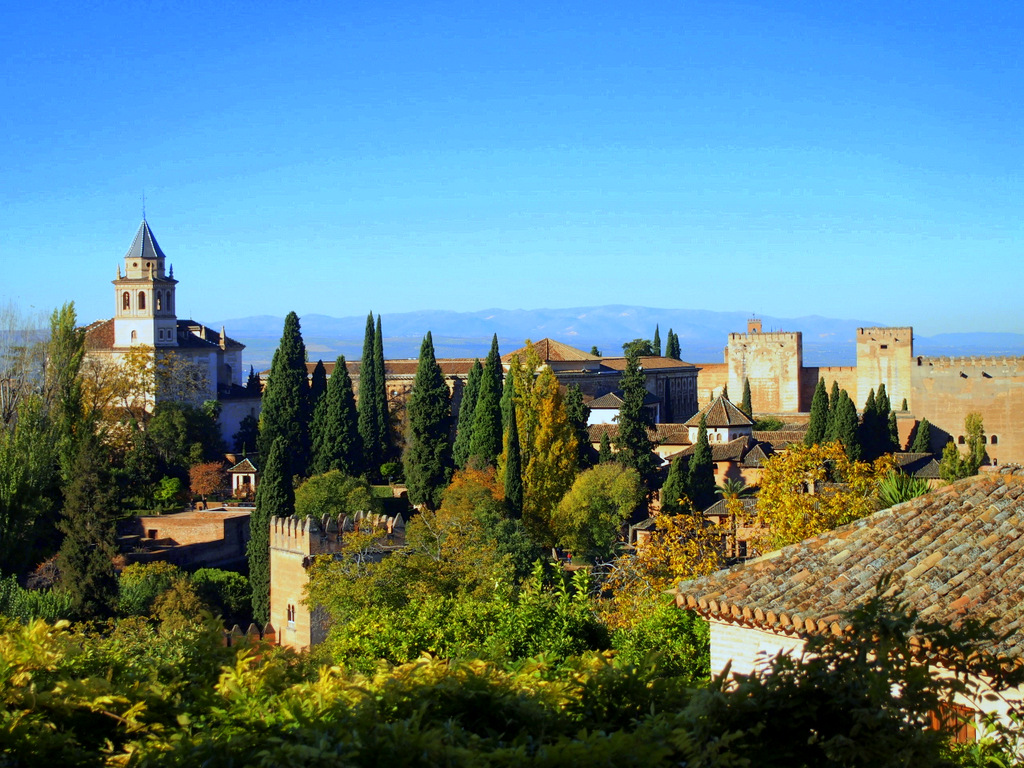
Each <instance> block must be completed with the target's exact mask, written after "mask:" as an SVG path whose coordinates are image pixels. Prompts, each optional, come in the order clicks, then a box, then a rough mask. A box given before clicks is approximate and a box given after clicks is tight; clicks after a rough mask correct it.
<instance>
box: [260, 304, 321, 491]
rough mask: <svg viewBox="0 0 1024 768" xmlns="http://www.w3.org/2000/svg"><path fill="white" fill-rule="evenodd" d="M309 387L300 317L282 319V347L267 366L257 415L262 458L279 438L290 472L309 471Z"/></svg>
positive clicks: (292, 315)
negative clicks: (267, 369)
mask: <svg viewBox="0 0 1024 768" xmlns="http://www.w3.org/2000/svg"><path fill="white" fill-rule="evenodd" d="M310 415H311V414H310V411H309V384H308V381H307V377H306V345H305V344H304V343H303V342H302V330H301V328H300V326H299V316H298V315H296V314H295V313H294V312H289V313H288V316H287V317H285V319H284V332H283V333H282V334H281V343H280V344H279V345H278V347H277V351H275V352H274V360H273V362H272V363H271V365H270V375H269V376H268V377H267V386H266V390H265V391H264V392H263V405H262V411H261V413H260V440H259V449H260V454H261V455H262V456H266V455H267V453H268V452H269V451H270V446H271V445H273V443H274V441H275V440H277V439H278V438H280V439H281V440H283V441H284V444H285V446H286V448H287V450H288V453H289V455H290V456H291V457H292V471H294V472H295V473H296V474H298V475H302V476H305V475H307V474H308V471H309V451H310V441H309V422H310Z"/></svg>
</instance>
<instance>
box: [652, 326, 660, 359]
mask: <svg viewBox="0 0 1024 768" xmlns="http://www.w3.org/2000/svg"><path fill="white" fill-rule="evenodd" d="M651 346H652V347H653V348H654V354H655V355H657V356H658V357H661V333H660V331H659V329H658V325H657V324H655V326H654V341H653V342H652V343H651Z"/></svg>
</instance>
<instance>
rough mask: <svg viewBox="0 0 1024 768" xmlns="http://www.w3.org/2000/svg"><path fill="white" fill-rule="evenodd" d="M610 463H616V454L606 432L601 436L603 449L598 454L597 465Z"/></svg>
mask: <svg viewBox="0 0 1024 768" xmlns="http://www.w3.org/2000/svg"><path fill="white" fill-rule="evenodd" d="M609 461H615V454H613V453H612V441H611V440H610V439H609V438H608V433H607V432H605V433H603V434H602V435H601V448H600V450H598V452H597V463H598V464H607V463H608V462H609Z"/></svg>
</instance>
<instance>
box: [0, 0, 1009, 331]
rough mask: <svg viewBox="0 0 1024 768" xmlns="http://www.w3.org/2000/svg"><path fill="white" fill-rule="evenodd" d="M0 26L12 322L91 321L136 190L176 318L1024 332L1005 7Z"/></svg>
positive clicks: (51, 21) (83, 9)
mask: <svg viewBox="0 0 1024 768" xmlns="http://www.w3.org/2000/svg"><path fill="white" fill-rule="evenodd" d="M822 5H825V6H828V7H824V8H823V7H820V6H822ZM288 6H291V7H288ZM4 16H5V18H4V22H3V24H0V62H2V65H3V71H4V73H5V74H4V77H3V78H2V80H0V105H2V110H0V115H2V116H0V121H2V122H0V124H2V125H3V126H4V140H3V141H2V142H0V301H4V300H13V301H14V302H16V303H17V304H18V305H19V307H21V308H22V309H28V308H30V307H34V308H36V309H43V310H46V309H49V308H52V307H53V306H55V305H57V304H59V303H61V302H63V301H66V300H69V299H73V300H75V302H76V305H77V306H78V309H79V316H80V318H81V319H82V320H83V321H89V320H92V319H96V318H100V317H109V316H110V315H112V314H113V296H112V290H111V288H110V287H109V282H108V281H109V280H111V279H113V277H114V270H115V266H116V264H117V263H119V261H120V259H121V257H122V256H123V254H124V252H125V251H126V250H127V248H128V246H129V245H130V243H131V239H132V236H133V235H134V233H135V230H136V228H137V227H138V224H139V220H140V218H141V208H142V205H141V198H142V195H143V193H145V195H146V200H147V203H146V209H147V217H148V219H149V222H150V225H151V226H152V228H153V231H154V233H155V234H156V236H157V239H158V240H159V241H160V244H161V246H162V247H163V249H164V251H165V252H166V253H167V254H168V257H169V258H170V261H171V262H172V263H173V264H174V266H175V276H176V277H177V278H178V279H179V280H180V281H181V285H180V286H179V294H178V307H179V314H186V313H187V314H191V315H192V316H194V317H196V318H197V319H207V320H213V319H219V318H230V317H241V316H245V315H253V314H277V315H283V314H284V313H286V312H287V311H289V310H292V309H294V310H296V311H297V312H299V314H300V315H302V314H307V313H322V314H329V315H335V316H345V315H363V314H365V313H366V312H367V311H370V310H373V311H376V312H381V313H384V314H385V315H387V314H388V313H394V312H402V311H411V310H421V309H453V310H463V309H464V310H476V309H483V308H488V307H502V308H526V309H529V308H537V307H572V306H586V305H597V304H611V303H617V304H639V305H645V306H654V307H686V308H699V309H723V310H725V309H728V310H741V311H749V312H756V313H762V314H766V315H775V316H782V317H796V316H800V315H806V314H821V315H827V316H830V317H839V318H844V317H849V318H856V319H871V320H873V321H877V322H881V323H886V324H892V325H904V324H910V325H913V326H914V327H915V329H916V330H917V331H918V333H921V334H923V335H931V334H934V333H940V332H947V331H957V330H965V331H968V330H969V331H975V330H994V331H1016V332H1024V312H1022V311H1021V302H1020V290H1021V289H1020V284H1021V280H1020V278H1021V274H1022V271H1024V270H1022V266H1021V265H1022V261H1024V224H1022V216H1021V213H1022V205H1024V143H1022V136H1024V119H1022V118H1024V114H1022V112H1024V106H1022V105H1024V98H1022V85H1024V58H1022V53H1021V46H1020V40H1021V39H1024V10H1022V9H1021V6H1020V4H1019V3H998V2H992V3H984V4H971V5H967V4H961V5H960V6H958V7H952V4H944V3H940V4H935V3H918V4H908V3H856V4H842V6H841V5H840V4H819V3H808V4H789V5H783V4H778V3H770V4H769V3H761V4H733V3H688V2H673V3H654V2H651V3H648V2H634V3H621V2H620V3H587V4H583V3H533V2H521V3H487V2H475V3H472V4H454V3H447V4H441V3H432V2H419V3H408V4H399V3H380V2H376V3H349V4H342V3H322V4H320V3H315V2H308V3H301V4H299V3H296V4H284V3H272V4H269V3H249V4H237V5H236V4H232V3H211V4H205V3H188V2H176V3H131V4H129V3H110V2H108V3H103V2H90V3H46V2H41V3H35V4H22V5H21V7H18V8H8V9H7V10H6V11H5V14H4Z"/></svg>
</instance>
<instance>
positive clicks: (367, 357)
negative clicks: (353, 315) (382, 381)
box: [356, 312, 384, 477]
mask: <svg viewBox="0 0 1024 768" xmlns="http://www.w3.org/2000/svg"><path fill="white" fill-rule="evenodd" d="M375 339H376V334H375V332H374V330H373V312H371V313H370V314H369V315H367V316H366V332H365V334H364V336H363V357H362V361H361V362H360V364H359V406H358V418H357V422H356V423H357V425H358V429H359V438H360V441H361V442H362V444H363V456H364V458H365V463H364V468H365V469H366V471H367V472H368V474H369V475H370V476H371V477H376V475H377V468H378V467H379V466H380V464H381V462H382V461H383V460H384V436H383V435H382V434H381V425H380V421H379V419H378V410H379V409H378V405H377V397H378V393H379V392H380V387H379V385H378V383H377V367H376V365H375V364H374V345H375Z"/></svg>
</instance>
